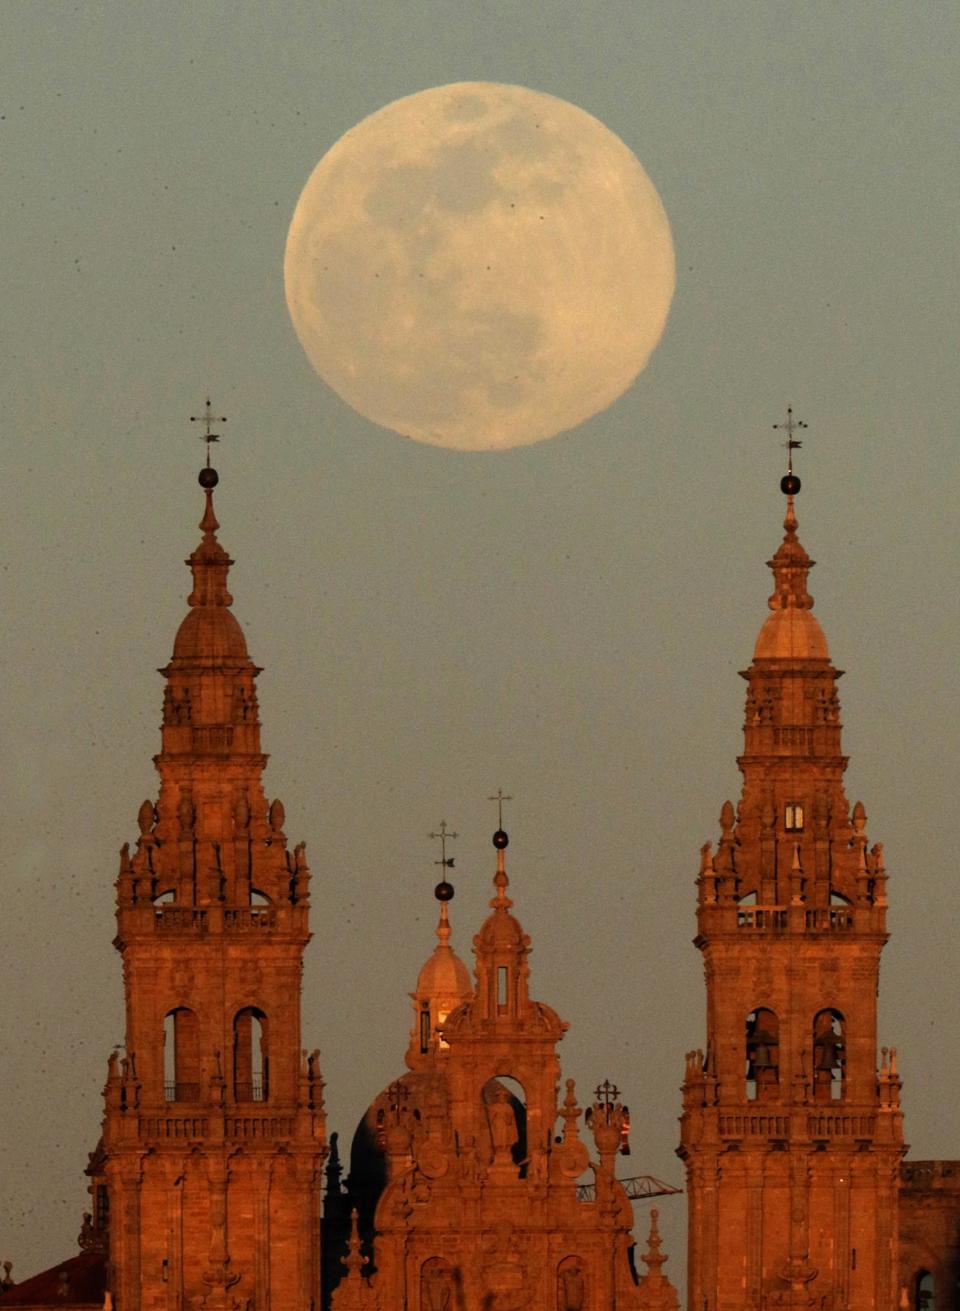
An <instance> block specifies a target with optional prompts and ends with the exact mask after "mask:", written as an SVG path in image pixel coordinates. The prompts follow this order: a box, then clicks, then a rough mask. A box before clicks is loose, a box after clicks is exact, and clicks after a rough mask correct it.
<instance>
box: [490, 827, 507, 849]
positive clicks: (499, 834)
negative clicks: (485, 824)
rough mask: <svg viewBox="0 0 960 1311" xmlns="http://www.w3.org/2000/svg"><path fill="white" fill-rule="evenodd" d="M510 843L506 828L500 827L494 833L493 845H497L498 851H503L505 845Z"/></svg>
mask: <svg viewBox="0 0 960 1311" xmlns="http://www.w3.org/2000/svg"><path fill="white" fill-rule="evenodd" d="M509 844H510V839H509V838H508V837H507V835H506V833H505V832H504V830H503V829H502V828H498V829H497V831H496V833H494V835H493V845H494V846H495V847H496V849H497V850H498V851H503V849H504V847H507V846H509Z"/></svg>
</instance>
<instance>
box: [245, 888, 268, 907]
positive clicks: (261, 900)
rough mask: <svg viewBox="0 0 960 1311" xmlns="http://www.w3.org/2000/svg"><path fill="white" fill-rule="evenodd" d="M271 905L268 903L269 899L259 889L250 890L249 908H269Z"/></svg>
mask: <svg viewBox="0 0 960 1311" xmlns="http://www.w3.org/2000/svg"><path fill="white" fill-rule="evenodd" d="M271 904H272V903H271V901H270V898H269V897H268V896H267V894H266V893H265V892H261V891H260V889H259V888H254V887H251V888H250V905H251V906H269V905H271Z"/></svg>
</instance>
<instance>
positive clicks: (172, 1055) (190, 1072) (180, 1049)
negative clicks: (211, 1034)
mask: <svg viewBox="0 0 960 1311" xmlns="http://www.w3.org/2000/svg"><path fill="white" fill-rule="evenodd" d="M163 1095H164V1097H165V1098H166V1100H167V1101H168V1102H196V1101H199V1100H200V1026H199V1023H198V1021H197V1016H196V1013H195V1012H194V1011H192V1010H190V1009H189V1007H187V1006H178V1007H177V1008H176V1010H172V1011H170V1012H169V1013H168V1014H167V1015H166V1016H165V1017H164V1021H163Z"/></svg>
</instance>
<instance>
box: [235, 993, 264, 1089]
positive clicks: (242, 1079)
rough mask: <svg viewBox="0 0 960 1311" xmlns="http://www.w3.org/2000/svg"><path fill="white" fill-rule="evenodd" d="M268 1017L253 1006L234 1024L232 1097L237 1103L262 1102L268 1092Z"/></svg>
mask: <svg viewBox="0 0 960 1311" xmlns="http://www.w3.org/2000/svg"><path fill="white" fill-rule="evenodd" d="M269 1081H270V1063H269V1059H268V1055H267V1017H266V1015H264V1013H263V1011H259V1010H257V1008H256V1007H255V1006H247V1007H246V1008H245V1009H244V1010H242V1011H238V1012H237V1014H236V1016H235V1017H234V1021H233V1096H234V1099H235V1100H236V1101H238V1102H265V1101H266V1100H267V1095H268V1092H269Z"/></svg>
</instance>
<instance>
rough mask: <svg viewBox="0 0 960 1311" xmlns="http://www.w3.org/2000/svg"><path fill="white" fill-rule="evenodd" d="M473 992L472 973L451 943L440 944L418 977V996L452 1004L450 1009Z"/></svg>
mask: <svg viewBox="0 0 960 1311" xmlns="http://www.w3.org/2000/svg"><path fill="white" fill-rule="evenodd" d="M472 992H473V984H472V983H471V982H470V971H469V970H468V969H467V967H466V965H464V963H463V961H462V960H461V959H460V957H459V956H458V955H457V953H456V952H455V951H454V950H453V948H452V947H451V946H450V944H449V943H446V942H441V943H438V944H437V946H436V947H435V948H434V951H433V954H432V955H431V957H430V959H429V960H428V961H426V962H425V964H424V966H423V969H422V970H421V971H420V974H419V975H418V977H417V995H418V996H419V997H425V998H429V999H431V1000H433V999H436V1000H437V1001H441V1000H442V1001H444V1002H452V1003H453V1005H451V1006H449V1007H448V1009H449V1010H452V1009H453V1008H454V1006H456V1005H459V1004H460V1002H462V1001H466V999H467V998H468V997H469V996H470V994H471V993H472Z"/></svg>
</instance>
